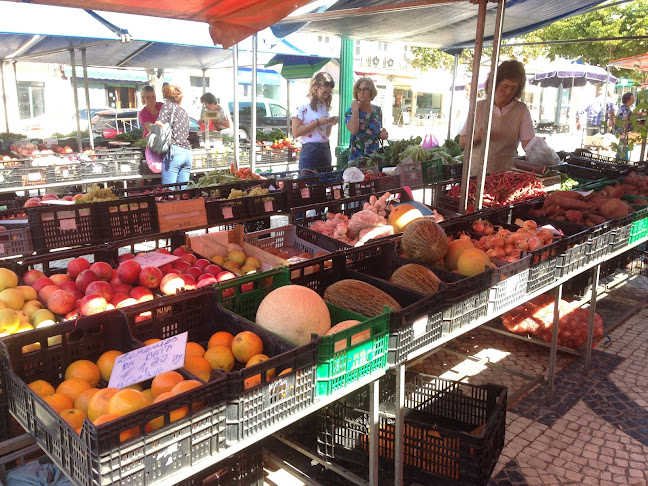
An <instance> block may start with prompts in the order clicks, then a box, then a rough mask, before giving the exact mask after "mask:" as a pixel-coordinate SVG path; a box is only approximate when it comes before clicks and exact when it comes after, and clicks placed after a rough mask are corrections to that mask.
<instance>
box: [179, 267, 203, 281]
mask: <svg viewBox="0 0 648 486" xmlns="http://www.w3.org/2000/svg"><path fill="white" fill-rule="evenodd" d="M183 275H191V276H192V277H193V278H194V279H196V280H198V277H200V276H201V275H202V270H201V269H200V268H198V267H191V268H188V269H187V271H186V272H184V273H183Z"/></svg>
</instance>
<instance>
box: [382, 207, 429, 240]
mask: <svg viewBox="0 0 648 486" xmlns="http://www.w3.org/2000/svg"><path fill="white" fill-rule="evenodd" d="M422 217H423V213H421V211H419V210H418V208H415V207H414V206H412V205H411V204H399V205H398V206H395V207H394V209H392V210H391V212H390V213H389V224H390V225H392V226H393V227H394V233H395V234H398V233H402V232H403V230H404V229H405V227H406V226H407V225H408V224H410V223H411V222H412V221H414V220H415V219H419V218H422Z"/></svg>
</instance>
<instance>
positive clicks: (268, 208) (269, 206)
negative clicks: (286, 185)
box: [263, 201, 274, 213]
mask: <svg viewBox="0 0 648 486" xmlns="http://www.w3.org/2000/svg"><path fill="white" fill-rule="evenodd" d="M263 208H264V209H265V212H266V213H271V212H272V211H274V204H273V203H272V201H266V202H264V203H263Z"/></svg>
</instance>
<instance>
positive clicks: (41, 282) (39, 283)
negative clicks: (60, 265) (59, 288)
mask: <svg viewBox="0 0 648 486" xmlns="http://www.w3.org/2000/svg"><path fill="white" fill-rule="evenodd" d="M48 285H56V284H55V283H54V281H53V280H52V279H50V278H47V277H41V278H39V279H38V280H36V281H35V282H34V283H32V284H31V286H32V287H33V289H34V290H35V291H36V293H38V292H40V291H41V289H42V288H43V287H47V286H48Z"/></svg>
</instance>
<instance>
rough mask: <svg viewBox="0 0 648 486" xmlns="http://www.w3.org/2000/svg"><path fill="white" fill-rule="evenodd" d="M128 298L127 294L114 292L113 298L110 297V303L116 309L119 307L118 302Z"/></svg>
mask: <svg viewBox="0 0 648 486" xmlns="http://www.w3.org/2000/svg"><path fill="white" fill-rule="evenodd" d="M128 298H129V297H128V295H127V294H115V295H113V298H112V299H110V303H111V304H112V305H114V306H115V307H116V308H117V309H119V307H118V306H119V303H120V302H122V301H123V300H126V299H128Z"/></svg>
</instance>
